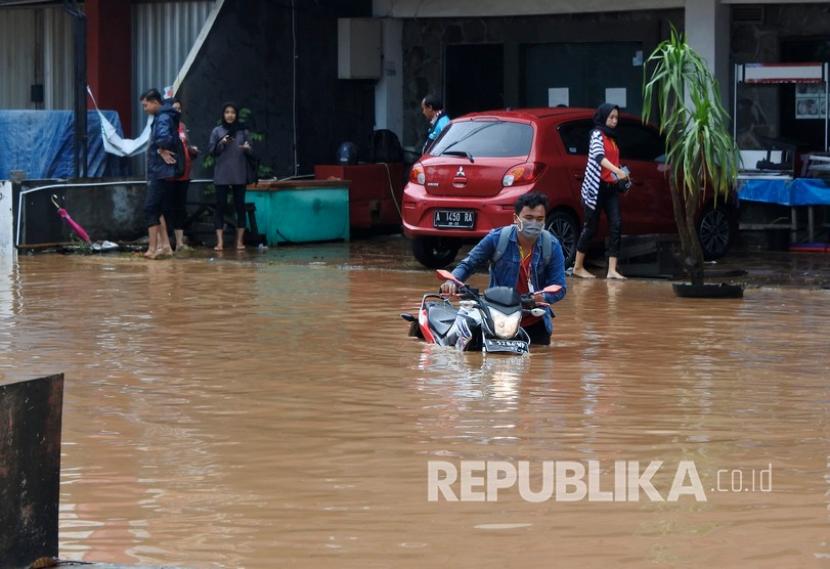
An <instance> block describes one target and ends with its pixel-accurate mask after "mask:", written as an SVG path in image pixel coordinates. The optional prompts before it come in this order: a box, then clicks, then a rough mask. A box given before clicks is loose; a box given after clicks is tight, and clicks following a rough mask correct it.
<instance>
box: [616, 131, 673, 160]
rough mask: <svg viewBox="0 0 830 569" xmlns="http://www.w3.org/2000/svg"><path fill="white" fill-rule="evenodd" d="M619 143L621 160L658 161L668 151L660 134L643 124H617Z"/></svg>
mask: <svg viewBox="0 0 830 569" xmlns="http://www.w3.org/2000/svg"><path fill="white" fill-rule="evenodd" d="M617 144H618V145H619V146H620V159H621V160H642V161H645V162H656V161H659V160H658V159H659V158H661V157H662V156H663V154H664V153H665V151H666V145H665V143H664V142H663V138H662V137H661V136H660V134H659V133H658V132H657V131H655V130H653V129H651V128H648V127H646V126H643V125H642V124H637V123H632V122H621V123H620V124H619V125H618V126H617Z"/></svg>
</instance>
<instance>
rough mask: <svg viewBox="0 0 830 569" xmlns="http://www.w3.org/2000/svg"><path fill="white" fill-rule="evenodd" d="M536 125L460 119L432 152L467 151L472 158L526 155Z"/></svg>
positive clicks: (436, 144) (451, 126) (450, 127)
mask: <svg viewBox="0 0 830 569" xmlns="http://www.w3.org/2000/svg"><path fill="white" fill-rule="evenodd" d="M532 142H533V127H531V126H530V125H529V124H524V123H517V122H507V121H493V120H489V121H461V122H456V123H452V124H450V125H449V126H448V127H447V129H446V131H445V132H444V133H443V134H442V136H441V138H439V139H438V141H437V142H436V143H435V146H433V147H432V148H431V149H430V151H429V153H430V155H432V156H439V155H441V154H442V153H443V152H447V151H449V152H468V153H470V154H471V155H472V156H473V157H476V156H483V157H493V158H498V157H503V156H527V155H528V154H530V148H531V143H532Z"/></svg>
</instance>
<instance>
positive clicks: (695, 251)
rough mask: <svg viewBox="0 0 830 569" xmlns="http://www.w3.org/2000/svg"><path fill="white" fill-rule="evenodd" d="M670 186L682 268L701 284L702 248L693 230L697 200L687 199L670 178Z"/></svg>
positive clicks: (681, 189) (695, 281)
mask: <svg viewBox="0 0 830 569" xmlns="http://www.w3.org/2000/svg"><path fill="white" fill-rule="evenodd" d="M669 186H670V188H671V197H672V210H673V212H674V222H675V224H676V225H677V235H678V237H679V238H680V252H681V256H682V264H683V270H684V271H685V272H686V274H687V275H688V276H689V279H690V280H691V282H692V284H693V285H702V284H703V250H702V249H701V248H700V241H698V238H697V231H695V214H696V213H697V202H696V201H695V200H694V199H689V198H688V196H687V195H686V194H685V192H684V191H683V188H682V187H678V185H677V182H676V181H675V180H672V181H671V182H670V184H669Z"/></svg>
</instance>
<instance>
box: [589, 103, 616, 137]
mask: <svg viewBox="0 0 830 569" xmlns="http://www.w3.org/2000/svg"><path fill="white" fill-rule="evenodd" d="M615 109H616V111H617V114H619V112H620V108H619V107H618V106H617V105H612V104H611V103H603V104H601V105H600V106H599V107H598V108H597V110H596V112H594V127H595V128H597V129H599V130H600V131H602V132H603V133H604V134H605V135H606V136H610V137H611V138H617V132H616V131H617V129H615V128H611V127H609V126H608V125H607V124H605V123H606V121H607V120H608V115H610V114H611V111H613V110H615Z"/></svg>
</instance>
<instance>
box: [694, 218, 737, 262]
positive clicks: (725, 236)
mask: <svg viewBox="0 0 830 569" xmlns="http://www.w3.org/2000/svg"><path fill="white" fill-rule="evenodd" d="M734 231H735V226H734V224H733V223H732V219H731V217H730V215H729V210H728V208H726V207H717V208H711V209H709V210H707V211H706V212H705V213H704V214H703V215H702V216H701V217H700V221H699V222H698V225H697V236H698V239H700V247H701V248H702V249H703V257H704V258H705V259H706V260H707V261H712V260H714V259H720V258H721V257H723V256H724V255H726V252H727V251H728V250H729V246H730V245H731V244H732V239H733V237H734Z"/></svg>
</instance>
